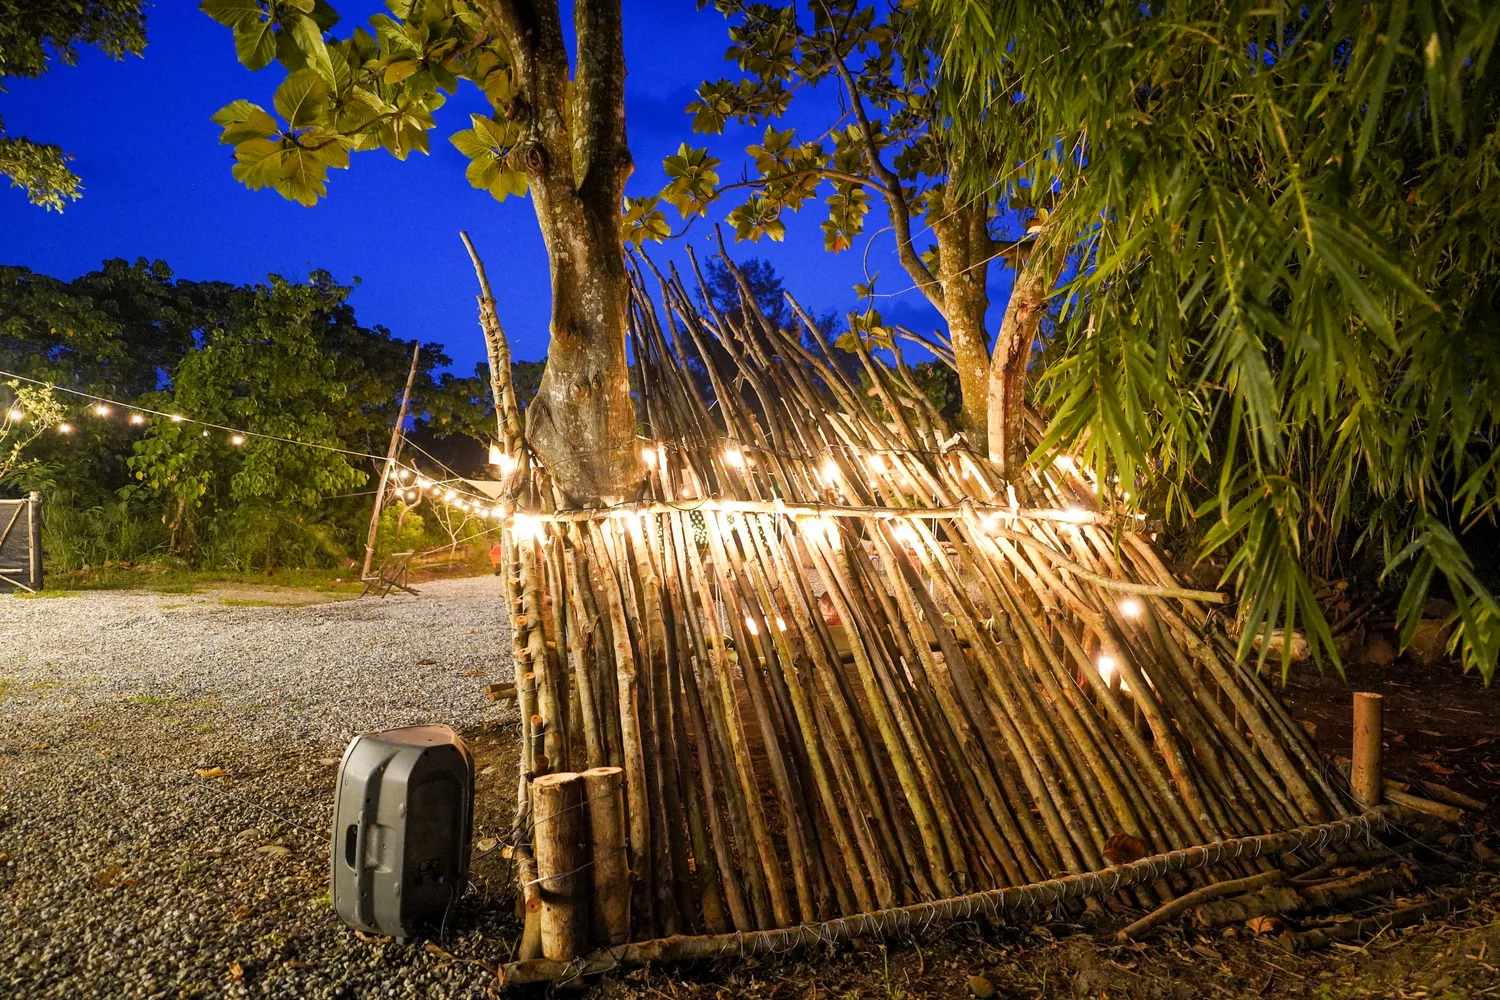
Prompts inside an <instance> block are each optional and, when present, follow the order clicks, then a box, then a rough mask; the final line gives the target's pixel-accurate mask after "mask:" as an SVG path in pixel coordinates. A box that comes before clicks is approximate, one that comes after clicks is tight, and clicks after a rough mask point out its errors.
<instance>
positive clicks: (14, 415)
mask: <svg viewBox="0 0 1500 1000" xmlns="http://www.w3.org/2000/svg"><path fill="white" fill-rule="evenodd" d="M5 419H7V420H12V421H14V420H24V419H26V414H25V413H24V412H22V411H21V410H11V411H10V412H9V413H7V414H6V415H5Z"/></svg>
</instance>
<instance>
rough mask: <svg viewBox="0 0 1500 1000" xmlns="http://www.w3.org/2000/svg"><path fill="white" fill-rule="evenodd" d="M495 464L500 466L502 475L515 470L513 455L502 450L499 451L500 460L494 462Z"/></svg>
mask: <svg viewBox="0 0 1500 1000" xmlns="http://www.w3.org/2000/svg"><path fill="white" fill-rule="evenodd" d="M495 464H496V465H498V466H499V467H500V474H501V475H502V476H508V475H510V474H511V473H512V472H515V471H516V459H515V456H513V455H509V454H507V453H505V452H503V451H502V452H501V453H500V461H498V462H496V463H495Z"/></svg>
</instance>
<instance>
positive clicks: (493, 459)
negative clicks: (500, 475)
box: [490, 442, 505, 465]
mask: <svg viewBox="0 0 1500 1000" xmlns="http://www.w3.org/2000/svg"><path fill="white" fill-rule="evenodd" d="M503 454H505V452H503V451H501V450H500V446H499V445H498V444H495V443H494V442H491V443H490V464H491V465H499V464H500V456H501V455H503Z"/></svg>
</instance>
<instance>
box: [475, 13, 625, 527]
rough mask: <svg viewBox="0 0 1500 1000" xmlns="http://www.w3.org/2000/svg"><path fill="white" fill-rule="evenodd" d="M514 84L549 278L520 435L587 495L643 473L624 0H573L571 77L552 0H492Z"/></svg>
mask: <svg viewBox="0 0 1500 1000" xmlns="http://www.w3.org/2000/svg"><path fill="white" fill-rule="evenodd" d="M491 4H492V7H491V17H492V18H493V19H494V21H495V23H496V25H497V27H498V28H499V31H500V33H501V35H502V36H503V37H504V38H505V39H506V42H507V45H508V47H509V49H510V53H511V57H512V59H513V60H514V64H515V69H516V77H517V81H518V83H519V91H520V94H519V97H518V100H517V114H516V115H515V116H514V117H515V119H516V120H517V121H518V122H520V123H521V124H522V137H521V142H520V143H519V145H518V149H517V153H516V155H517V156H518V157H519V159H520V165H521V168H522V169H523V170H524V171H525V173H526V178H527V181H528V183H529V184H530V188H531V195H532V199H533V201H534V203H535V206H536V217H537V222H538V224H539V225H540V226H541V230H542V239H543V241H544V242H545V243H546V246H547V257H548V262H549V264H550V265H551V276H552V324H551V334H552V340H551V345H550V346H549V348H548V352H547V368H546V371H545V372H544V373H543V375H542V383H541V387H540V388H539V389H538V391H537V395H536V399H535V400H533V401H532V403H531V405H530V406H529V407H528V408H527V419H526V431H527V438H528V440H529V442H530V443H531V446H532V447H533V448H534V449H536V451H537V454H538V455H539V456H540V457H541V459H542V461H543V463H544V464H545V465H546V466H547V469H548V471H549V472H550V473H551V474H552V477H553V479H554V481H555V482H556V483H557V484H558V485H559V486H561V487H562V489H563V490H565V491H566V492H567V493H568V494H570V495H571V496H573V497H575V498H577V499H579V500H588V499H594V498H598V497H603V496H618V495H621V494H623V493H625V492H626V491H627V490H628V489H629V488H630V487H631V486H632V485H634V484H635V483H636V482H638V481H639V480H640V478H641V473H642V469H641V464H640V455H639V449H638V448H637V446H636V436H635V407H634V404H633V403H632V402H631V399H630V380H629V371H628V368H627V366H626V357H625V321H626V310H627V295H628V291H629V284H628V279H627V276H626V273H625V251H624V246H623V244H622V242H621V239H620V205H621V199H622V198H623V196H624V192H625V179H626V178H627V177H629V176H630V172H631V168H632V164H631V159H630V151H629V148H628V147H627V146H626V142H625V51H624V42H623V38H622V34H621V26H620V0H577V2H576V3H575V4H574V9H573V12H574V31H575V41H576V45H575V47H576V50H577V52H578V60H577V69H576V72H575V73H573V74H572V75H573V84H572V87H571V91H570V88H569V86H568V78H569V68H570V67H569V60H568V54H567V48H566V47H565V45H564V40H563V33H562V22H561V18H560V15H559V12H558V7H557V0H491Z"/></svg>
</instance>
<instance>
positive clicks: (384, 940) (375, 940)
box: [354, 930, 391, 944]
mask: <svg viewBox="0 0 1500 1000" xmlns="http://www.w3.org/2000/svg"><path fill="white" fill-rule="evenodd" d="M354 936H355V937H357V938H359V939H360V940H361V941H368V942H370V943H371V944H390V941H391V939H390V938H388V937H377V936H376V935H374V934H366V933H365V932H364V931H361V930H356V931H355V932H354Z"/></svg>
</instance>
